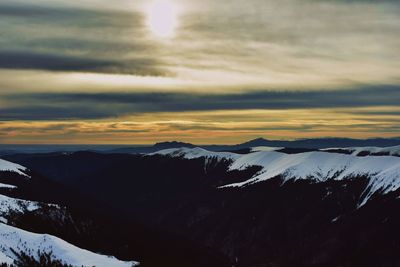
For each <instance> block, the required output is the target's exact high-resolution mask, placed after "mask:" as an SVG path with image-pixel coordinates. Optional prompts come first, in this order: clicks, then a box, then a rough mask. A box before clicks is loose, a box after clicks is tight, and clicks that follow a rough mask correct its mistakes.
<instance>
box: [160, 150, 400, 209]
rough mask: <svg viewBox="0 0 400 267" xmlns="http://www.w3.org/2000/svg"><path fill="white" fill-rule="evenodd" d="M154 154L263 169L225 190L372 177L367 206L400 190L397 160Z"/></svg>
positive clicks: (177, 152) (324, 154) (263, 154)
mask: <svg viewBox="0 0 400 267" xmlns="http://www.w3.org/2000/svg"><path fill="white" fill-rule="evenodd" d="M154 154H161V155H168V156H176V157H183V158H187V159H192V158H200V157H206V158H207V157H216V158H224V157H226V158H227V159H230V160H232V163H231V165H230V167H229V169H230V170H244V169H246V168H247V167H249V166H261V167H262V170H261V171H260V172H259V173H258V174H256V175H255V176H254V177H252V178H251V179H249V180H247V181H244V182H241V183H234V184H228V185H225V186H223V187H244V186H248V185H251V184H255V183H258V182H261V181H265V180H268V179H271V178H274V177H277V176H280V177H282V179H283V180H284V181H288V180H299V179H303V180H305V179H307V180H311V181H313V182H324V181H327V180H343V179H352V178H356V177H361V176H363V177H368V178H369V185H368V187H367V188H366V189H365V192H364V194H363V198H362V199H360V204H361V205H363V204H365V203H366V201H368V199H369V198H370V197H371V196H372V195H373V194H374V193H377V192H380V193H382V194H386V193H389V192H392V191H396V190H397V189H399V188H400V158H399V157H394V156H368V157H357V156H355V155H347V154H340V153H327V152H317V151H315V152H305V153H299V154H285V153H281V152H276V151H259V152H254V153H249V154H245V155H239V154H235V153H225V152H223V153H218V152H210V151H207V150H204V149H200V148H195V149H190V148H186V149H169V150H168V151H166V150H163V151H160V152H157V153H154Z"/></svg>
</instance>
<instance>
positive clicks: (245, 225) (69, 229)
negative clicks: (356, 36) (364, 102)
mask: <svg viewBox="0 0 400 267" xmlns="http://www.w3.org/2000/svg"><path fill="white" fill-rule="evenodd" d="M394 140H395V139H393V140H391V141H390V142H393V143H390V144H391V145H392V144H393V145H395V146H388V147H378V146H376V145H377V143H374V142H377V141H374V142H372V141H365V142H366V143H364V144H365V145H368V146H353V145H354V144H356V143H351V146H350V144H349V146H346V147H339V146H333V147H328V148H326V147H325V146H319V147H315V146H312V145H311V146H308V147H302V146H300V144H304V143H301V142H300V143H295V144H299V147H295V146H294V145H293V146H292V147H287V146H278V145H284V144H283V143H280V144H278V143H275V145H274V146H266V145H268V144H270V143H269V141H265V140H260V139H258V140H254V141H252V142H249V143H245V144H241V145H238V146H236V147H232V146H229V149H222V151H218V150H216V149H214V150H208V149H205V148H204V147H197V146H194V145H191V144H187V143H179V142H171V143H159V144H156V148H157V149H158V150H156V151H151V152H147V153H144V152H137V153H133V152H132V151H130V150H129V149H130V148H124V149H127V150H125V151H124V152H122V151H120V150H118V153H116V152H115V151H114V153H112V152H111V151H107V153H106V152H105V150H102V151H69V152H67V153H66V152H65V151H61V152H56V151H52V152H43V151H42V153H33V152H34V151H32V150H30V151H29V153H7V154H3V156H2V160H0V219H1V223H0V252H1V253H2V254H1V253H0V263H4V264H14V265H15V266H33V265H32V264H33V263H34V264H38V263H42V265H35V266H79V267H80V266H99V267H101V266H116V267H117V266H136V265H138V264H139V266H150V267H152V266H193V267H197V266H198V267H206V266H207V267H209V266H211V267H214V266H215V267H224V266H226V267H228V266H229V267H232V266H235V267H250V266H265V267H267V266H268V267H269V266H279V267H281V266H282V267H286V266H288V267H289V266H304V267H308V266H328V267H330V266H332V267H339V266H367V267H369V266H371V267H372V266H373V267H375V266H384V267H391V266H393V267H394V266H399V265H400V258H399V256H398V251H399V248H400V232H399V231H398V225H400V215H399V212H398V211H399V208H400V189H399V188H400V146H398V144H397V143H396V142H395V141H394ZM302 142H304V141H302ZM320 142H321V140H318V141H315V142H314V144H321V143H320ZM360 142H361V141H360ZM385 142H389V141H387V140H386V141H385ZM396 144H397V145H396ZM369 145H374V146H369ZM214 148H215V147H214ZM225 148H227V147H225ZM231 148H235V149H231ZM113 149H114V148H113ZM118 149H119V148H118ZM104 255H112V256H104ZM49 262H50V265H45V264H48V263H49ZM29 264H31V265H29Z"/></svg>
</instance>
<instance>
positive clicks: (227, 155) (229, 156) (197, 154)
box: [147, 147, 241, 160]
mask: <svg viewBox="0 0 400 267" xmlns="http://www.w3.org/2000/svg"><path fill="white" fill-rule="evenodd" d="M147 155H149V156H153V155H163V156H171V157H182V158H185V159H195V158H203V157H204V158H216V159H220V160H221V159H226V160H236V159H238V158H239V157H240V156H241V155H239V154H235V153H231V152H213V151H208V150H205V149H203V148H200V147H195V148H187V147H182V148H170V149H164V150H160V151H158V152H155V153H150V154H147Z"/></svg>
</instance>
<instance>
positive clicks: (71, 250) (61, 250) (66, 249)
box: [0, 223, 137, 267]
mask: <svg viewBox="0 0 400 267" xmlns="http://www.w3.org/2000/svg"><path fill="white" fill-rule="evenodd" d="M11 249H13V250H14V251H16V252H17V253H21V252H23V253H26V254H28V255H32V256H33V257H35V258H36V259H37V258H38V255H37V254H38V251H39V252H40V253H52V257H53V259H58V260H61V261H62V262H63V263H66V264H70V265H72V266H79V267H80V266H85V267H86V266H88V267H91V266H96V267H111V266H112V267H131V266H136V265H137V263H136V262H124V261H120V260H118V259H116V258H114V257H109V256H104V255H99V254H95V253H93V252H90V251H88V250H84V249H81V248H78V247H76V246H73V245H71V244H69V243H67V242H65V241H63V240H61V239H59V238H57V237H54V236H51V235H45V234H34V233H30V232H27V231H24V230H21V229H18V228H15V227H12V226H8V225H5V224H2V223H0V261H1V262H7V263H12V262H13V260H14V259H15V258H16V256H15V254H14V253H13V252H12V251H11Z"/></svg>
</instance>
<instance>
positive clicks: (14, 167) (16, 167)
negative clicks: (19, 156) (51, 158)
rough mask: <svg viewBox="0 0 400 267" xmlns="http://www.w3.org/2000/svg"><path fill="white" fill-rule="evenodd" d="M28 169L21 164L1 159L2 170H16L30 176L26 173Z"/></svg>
mask: <svg viewBox="0 0 400 267" xmlns="http://www.w3.org/2000/svg"><path fill="white" fill-rule="evenodd" d="M26 170H27V169H26V168H25V167H23V166H21V165H19V164H15V163H12V162H9V161H5V160H2V159H0V171H9V172H16V173H18V174H20V175H23V176H28V175H26V174H25V173H24V171H26Z"/></svg>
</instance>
